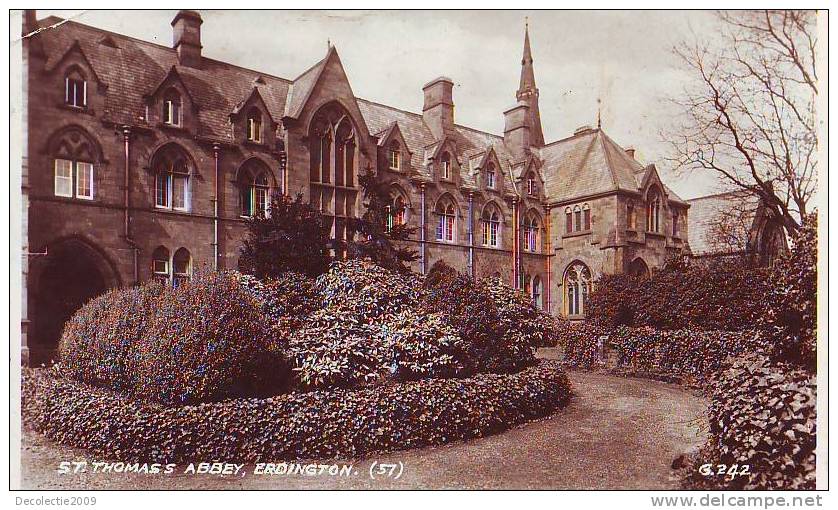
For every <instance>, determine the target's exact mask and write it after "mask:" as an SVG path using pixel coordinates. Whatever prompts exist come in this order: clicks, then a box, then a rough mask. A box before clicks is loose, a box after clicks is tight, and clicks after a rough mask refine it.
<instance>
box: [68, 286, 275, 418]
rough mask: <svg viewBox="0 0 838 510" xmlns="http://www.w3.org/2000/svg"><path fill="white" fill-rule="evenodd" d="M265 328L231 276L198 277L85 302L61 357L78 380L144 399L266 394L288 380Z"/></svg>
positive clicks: (200, 399) (210, 398)
mask: <svg viewBox="0 0 838 510" xmlns="http://www.w3.org/2000/svg"><path fill="white" fill-rule="evenodd" d="M264 326H265V321H264V317H263V315H262V313H261V312H260V310H259V307H258V305H257V304H256V302H255V301H254V300H253V299H252V298H251V296H250V295H249V294H248V293H247V292H246V291H245V290H244V288H243V287H242V286H241V285H240V284H239V282H238V280H237V279H236V277H235V276H234V275H232V274H230V273H223V272H199V273H198V274H196V275H195V276H194V277H193V278H192V280H191V281H189V282H185V283H183V284H181V285H180V286H178V287H177V288H168V287H167V288H162V287H160V286H156V287H155V286H151V287H143V288H134V289H121V290H116V291H112V292H109V293H107V294H105V295H104V296H101V297H100V298H97V299H96V300H93V301H92V302H91V303H89V304H88V305H85V306H84V307H82V308H81V309H80V310H79V311H78V312H77V313H76V315H75V316H74V317H73V318H72V319H71V320H70V322H69V326H68V327H67V328H66V329H65V331H64V335H63V337H62V340H61V343H60V346H59V353H60V360H61V364H62V366H64V367H66V368H67V370H68V373H69V375H71V376H72V377H74V378H75V379H77V380H80V381H84V382H87V383H90V384H94V385H98V386H103V387H107V388H112V389H116V390H120V391H124V392H126V393H127V394H130V395H132V396H133V397H135V398H139V399H143V400H149V401H156V402H163V403H170V404H185V403H197V402H207V401H214V400H220V399H224V398H229V397H237V396H254V395H259V396H264V395H268V394H275V393H279V392H281V391H283V389H284V386H285V385H286V381H287V379H288V369H287V366H286V364H285V362H284V361H283V358H282V356H281V353H280V352H279V351H278V349H277V348H276V346H275V345H273V339H272V336H271V335H270V332H269V331H268V330H266V328H265V327H264ZM100 328H101V331H99V332H97V329H100Z"/></svg>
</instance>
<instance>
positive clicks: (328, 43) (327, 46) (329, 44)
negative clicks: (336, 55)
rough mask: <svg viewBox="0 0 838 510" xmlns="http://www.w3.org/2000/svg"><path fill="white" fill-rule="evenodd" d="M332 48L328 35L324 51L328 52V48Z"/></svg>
mask: <svg viewBox="0 0 838 510" xmlns="http://www.w3.org/2000/svg"><path fill="white" fill-rule="evenodd" d="M331 49H332V40H331V39H329V38H328V37H327V38H326V53H329V50H331Z"/></svg>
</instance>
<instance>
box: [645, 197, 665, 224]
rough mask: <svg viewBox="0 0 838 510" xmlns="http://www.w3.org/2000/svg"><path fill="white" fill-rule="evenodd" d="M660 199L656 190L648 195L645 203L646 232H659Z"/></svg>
mask: <svg viewBox="0 0 838 510" xmlns="http://www.w3.org/2000/svg"><path fill="white" fill-rule="evenodd" d="M660 212H661V199H660V194H659V193H658V191H657V190H653V191H652V192H651V193H649V200H648V202H647V203H646V231H647V232H660Z"/></svg>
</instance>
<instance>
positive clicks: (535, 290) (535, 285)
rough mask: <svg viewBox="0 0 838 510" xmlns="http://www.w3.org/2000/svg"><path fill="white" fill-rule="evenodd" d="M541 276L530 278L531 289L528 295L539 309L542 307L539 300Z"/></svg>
mask: <svg viewBox="0 0 838 510" xmlns="http://www.w3.org/2000/svg"><path fill="white" fill-rule="evenodd" d="M541 294H542V291H541V277H540V276H536V277H534V278H533V279H532V289H531V294H530V297H532V302H533V304H535V306H536V307H537V308H538V309H539V310H540V309H542V308H543V307H544V304H543V303H542V302H541Z"/></svg>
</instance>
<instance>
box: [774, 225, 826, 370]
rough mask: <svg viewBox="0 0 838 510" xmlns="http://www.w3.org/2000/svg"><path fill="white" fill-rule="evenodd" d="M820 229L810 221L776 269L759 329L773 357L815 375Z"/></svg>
mask: <svg viewBox="0 0 838 510" xmlns="http://www.w3.org/2000/svg"><path fill="white" fill-rule="evenodd" d="M817 265H818V225H817V216H816V213H813V214H811V215H809V216H808V217H806V218H805V219H804V222H803V228H801V229H800V231H799V233H798V236H797V237H796V238H795V240H794V247H793V248H792V250H791V253H789V255H787V256H786V257H784V258H782V259H780V260H779V261H778V262H777V263H776V264H775V265H774V267H773V268H772V271H771V280H770V291H769V293H768V297H767V299H766V301H765V302H766V303H767V304H768V306H767V307H766V311H765V314H764V315H763V316H762V318H761V320H760V323H759V328H760V329H761V330H762V332H763V334H764V335H765V336H766V338H768V339H770V342H771V344H772V345H773V346H774V349H773V352H772V357H773V358H774V359H775V360H778V361H781V362H788V363H793V364H796V365H800V366H803V367H805V368H807V369H808V370H810V371H815V368H816V355H817V311H818V300H817V283H818V277H817Z"/></svg>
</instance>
